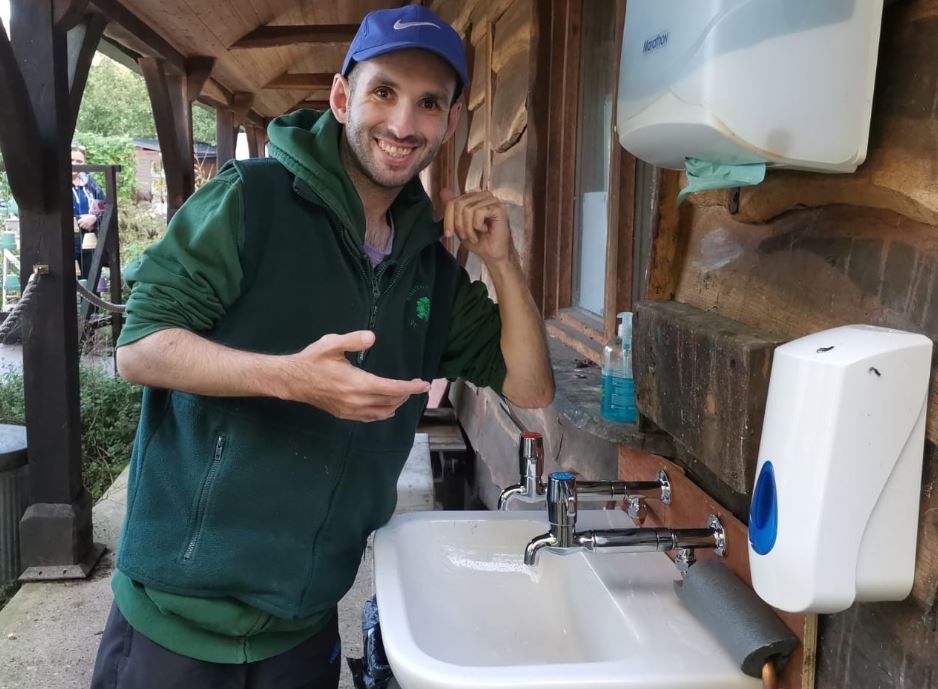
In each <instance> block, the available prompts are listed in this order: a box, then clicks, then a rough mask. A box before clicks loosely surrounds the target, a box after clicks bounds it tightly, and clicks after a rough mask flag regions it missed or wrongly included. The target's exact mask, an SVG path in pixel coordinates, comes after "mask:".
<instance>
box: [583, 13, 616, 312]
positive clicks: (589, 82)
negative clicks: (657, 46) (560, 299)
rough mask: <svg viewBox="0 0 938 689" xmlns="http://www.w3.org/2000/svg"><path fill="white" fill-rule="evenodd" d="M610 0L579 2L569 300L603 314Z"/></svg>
mask: <svg viewBox="0 0 938 689" xmlns="http://www.w3.org/2000/svg"><path fill="white" fill-rule="evenodd" d="M615 23H616V3H614V2H584V3H583V22H582V35H581V40H582V43H581V50H580V77H579V82H580V83H579V88H580V93H579V103H578V107H577V152H576V166H577V168H576V169H577V175H576V197H575V212H574V223H575V225H574V264H573V301H574V305H576V306H579V307H581V308H583V309H586V310H587V311H590V312H592V313H595V314H597V315H599V316H602V314H603V297H604V294H605V287H606V233H607V230H608V228H607V217H608V216H607V214H606V211H607V207H608V199H609V156H610V146H611V145H612V94H613V80H614V79H615V75H616V71H617V70H616V63H617V60H616V54H615V40H616V34H615V29H616V26H615Z"/></svg>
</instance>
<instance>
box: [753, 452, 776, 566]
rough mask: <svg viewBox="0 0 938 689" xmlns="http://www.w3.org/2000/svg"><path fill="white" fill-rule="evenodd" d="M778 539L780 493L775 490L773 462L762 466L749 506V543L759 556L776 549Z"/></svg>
mask: <svg viewBox="0 0 938 689" xmlns="http://www.w3.org/2000/svg"><path fill="white" fill-rule="evenodd" d="M777 537H778V493H777V492H776V490H775V468H774V467H773V466H772V462H766V463H765V464H763V465H762V470H761V471H760V472H759V478H758V480H756V490H755V491H754V492H753V494H752V504H751V505H750V506H749V542H750V543H751V544H752V549H753V550H755V551H756V552H757V553H759V555H765V554H767V553H768V552H770V551H771V550H772V548H774V547H775V539H776V538H777Z"/></svg>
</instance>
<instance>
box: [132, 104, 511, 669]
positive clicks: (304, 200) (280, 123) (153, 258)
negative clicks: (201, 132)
mask: <svg viewBox="0 0 938 689" xmlns="http://www.w3.org/2000/svg"><path fill="white" fill-rule="evenodd" d="M269 135H270V145H269V150H270V154H271V156H272V159H262V160H254V161H241V162H236V163H234V164H232V165H230V166H228V167H226V168H225V169H223V170H222V171H221V173H220V174H219V175H218V176H217V177H216V178H215V179H213V180H212V181H211V182H209V183H207V184H206V185H204V186H203V187H202V188H201V189H199V191H197V192H196V193H195V194H194V195H193V196H192V198H191V199H190V200H189V201H187V202H186V204H185V205H184V206H183V207H182V208H181V209H180V210H179V212H178V213H177V214H176V215H175V216H174V218H173V220H172V222H171V223H170V226H169V228H168V231H167V234H166V237H165V238H164V239H162V240H161V241H160V242H158V243H157V244H155V245H154V246H153V247H151V248H150V249H148V250H147V252H146V253H145V255H144V258H143V260H142V261H141V262H140V263H139V264H138V265H136V266H133V267H132V268H131V269H130V270H128V272H127V277H128V280H129V281H131V282H132V283H133V291H132V293H131V296H130V299H129V300H128V304H127V323H126V325H125V327H124V330H123V333H122V335H121V338H120V341H119V342H118V346H122V345H126V344H129V343H131V342H134V341H136V340H138V339H140V338H142V337H144V336H146V335H148V334H151V333H153V332H156V331H158V330H160V329H164V328H171V327H181V328H186V329H189V330H192V331H197V332H199V333H200V334H202V335H204V336H205V337H207V338H209V339H211V340H214V341H216V342H219V343H221V344H224V345H227V346H230V347H234V348H237V349H242V350H248V351H254V352H263V353H269V354H284V353H292V352H296V351H299V350H301V349H303V348H304V347H306V346H307V345H309V344H310V343H312V342H315V341H316V340H318V339H319V338H320V337H322V336H323V335H326V334H328V333H344V332H349V331H353V330H360V329H372V330H374V331H375V333H376V336H377V337H376V342H375V344H374V346H373V347H371V348H370V349H369V350H367V351H366V352H364V353H362V354H360V355H359V354H350V355H349V358H350V361H351V362H352V363H353V364H354V365H356V366H360V367H361V368H363V369H365V370H367V371H369V372H371V373H374V374H376V375H379V376H383V377H388V378H397V379H411V378H418V377H419V378H423V379H425V380H430V379H433V378H437V377H447V378H455V377H462V378H465V379H467V380H470V381H472V382H473V383H475V384H477V385H479V386H491V387H493V388H495V389H496V390H500V388H501V384H502V382H503V380H504V377H505V364H504V360H503V359H502V355H501V350H500V347H499V339H500V330H501V328H500V321H499V317H498V309H497V307H496V305H495V304H494V303H493V302H492V301H491V300H490V299H489V298H488V295H487V293H486V291H485V287H484V285H482V284H481V283H470V281H469V278H468V275H467V274H466V272H465V271H464V270H463V269H462V268H460V267H459V266H458V265H457V264H456V262H455V261H454V259H453V257H452V256H451V255H450V254H449V253H448V252H447V251H446V250H445V248H444V247H443V245H442V244H441V243H440V242H439V238H440V236H441V233H442V228H441V225H440V224H439V223H438V222H435V221H434V220H433V217H432V213H433V210H432V204H431V203H430V200H429V199H428V198H427V196H426V194H425V193H424V191H423V188H422V186H421V185H420V183H419V181H418V180H416V179H415V180H413V181H411V182H410V183H408V184H407V185H406V186H405V187H404V189H403V190H402V191H401V193H400V194H399V196H398V198H397V199H396V200H395V202H394V203H393V204H392V206H391V209H390V212H391V215H392V218H393V221H394V228H395V238H394V245H393V247H392V252H391V255H390V256H389V257H388V258H387V259H386V260H385V261H384V262H382V263H381V264H379V265H378V266H377V267H376V268H374V269H373V268H372V266H371V263H370V261H369V260H368V258H367V256H366V255H365V253H364V251H363V248H362V246H363V243H364V235H365V220H364V211H363V208H362V205H361V201H360V200H359V198H358V195H357V193H356V191H355V188H354V187H353V185H352V183H351V181H350V180H349V178H348V176H347V174H346V173H345V170H344V167H343V165H342V162H341V158H340V155H339V140H340V137H341V135H342V130H341V126H340V125H339V123H338V122H337V121H336V120H335V119H334V117H333V116H332V114H331V113H330V112H327V113H325V114H320V113H318V112H315V111H311V110H302V111H298V112H295V113H292V114H290V115H287V116H284V117H281V118H278V119H277V120H275V121H274V122H272V123H271V125H270V128H269ZM425 405H426V395H420V396H414V397H411V398H410V400H408V401H407V402H406V403H405V404H403V405H402V406H401V407H400V408H399V409H398V411H397V413H396V415H395V416H394V417H393V418H391V419H388V420H386V421H381V422H377V423H369V424H366V423H357V422H352V421H345V420H341V419H337V418H335V417H333V416H331V415H330V414H328V413H326V412H323V411H321V410H319V409H317V408H315V407H311V406H308V405H303V404H299V403H293V402H286V401H282V400H278V399H273V398H218V397H206V396H199V395H193V394H188V393H181V392H178V391H171V390H164V389H157V388H147V389H145V391H144V401H143V408H142V411H141V420H140V426H139V429H138V432H137V438H136V442H135V445H134V451H133V456H132V461H131V469H130V479H129V487H128V502H127V515H126V520H125V524H124V531H123V534H122V538H121V543H120V548H119V551H118V558H117V567H118V570H119V572H118V573H117V574H116V575H115V580H114V584H113V589H114V591H115V600H116V602H117V604H118V607H119V608H120V609H121V611H122V612H123V613H124V615H125V617H127V619H128V621H130V623H131V624H132V625H133V626H134V627H135V628H136V629H137V630H138V631H140V632H141V633H143V634H145V635H147V636H150V638H151V639H153V640H154V641H156V642H157V643H160V644H161V645H165V646H167V647H169V648H170V649H171V650H174V651H176V652H178V653H182V654H185V655H190V656H192V657H199V658H201V659H204V660H212V661H215V662H244V661H250V660H257V659H260V658H261V657H266V656H269V655H273V654H275V653H278V652H281V651H282V650H286V649H287V648H289V646H291V645H295V643H299V642H300V641H302V639H303V638H304V637H303V635H304V634H305V636H309V635H310V634H311V633H312V632H311V631H310V630H313V631H315V630H316V629H318V628H319V627H320V626H321V624H322V623H323V621H324V620H325V619H327V618H328V615H329V614H331V613H332V611H334V609H335V605H336V602H337V601H338V600H339V599H340V598H341V597H342V596H343V595H344V593H345V592H346V591H347V590H348V588H349V587H350V586H351V584H352V582H353V580H354V578H355V573H356V571H357V569H358V564H359V562H360V560H361V557H362V553H363V550H364V546H365V542H366V539H367V537H368V534H369V533H370V532H371V531H373V530H374V529H376V528H377V527H379V526H381V525H382V524H384V523H385V522H386V521H387V520H388V519H389V518H390V516H391V514H392V513H393V511H394V506H395V503H396V499H397V493H396V485H397V477H398V475H399V473H400V470H401V468H402V466H403V464H404V461H405V460H406V458H407V456H408V453H409V450H410V448H411V445H412V443H413V436H414V430H415V428H416V426H417V422H418V421H419V419H420V416H421V414H422V412H423V409H424V407H425ZM180 626H188V627H189V628H190V630H191V629H192V628H193V627H195V628H197V629H198V630H199V631H207V632H208V633H209V634H210V636H211V642H210V643H209V642H208V641H206V640H205V638H204V635H203V638H201V639H196V638H195V637H194V636H193V635H192V634H188V635H187V634H182V633H181V631H180ZM226 635H227V636H230V637H231V639H232V644H227V642H226V641H225V640H224V639H221V640H219V636H221V637H225V636H226ZM265 635H266V636H265ZM271 639H274V641H272V642H271ZM193 645H195V646H198V647H199V648H195V649H194V648H192V647H191V646H193ZM216 646H217V647H216ZM232 649H234V650H233V651H232Z"/></svg>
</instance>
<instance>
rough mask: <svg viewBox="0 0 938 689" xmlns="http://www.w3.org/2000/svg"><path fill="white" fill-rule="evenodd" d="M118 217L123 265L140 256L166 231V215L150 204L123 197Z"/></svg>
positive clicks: (118, 205)
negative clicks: (131, 201)
mask: <svg viewBox="0 0 938 689" xmlns="http://www.w3.org/2000/svg"><path fill="white" fill-rule="evenodd" d="M117 217H118V223H119V232H120V247H121V265H122V266H127V265H129V264H130V263H131V262H133V261H136V260H137V259H138V258H140V255H141V254H142V253H143V250H144V249H146V248H147V247H148V246H150V244H152V243H153V242H155V241H156V240H157V239H159V238H160V237H162V236H163V234H164V233H165V232H166V216H164V215H161V214H159V213H157V212H156V211H154V210H153V209H152V208H151V207H150V205H149V204H143V203H141V204H134V203H130V202H129V201H125V200H123V199H121V200H119V201H118V203H117Z"/></svg>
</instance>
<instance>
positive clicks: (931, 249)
mask: <svg viewBox="0 0 938 689" xmlns="http://www.w3.org/2000/svg"><path fill="white" fill-rule="evenodd" d="M936 115H938V0H906V1H904V2H895V3H891V4H888V5H887V7H886V10H885V14H884V21H883V26H882V38H881V45H880V54H879V66H878V70H877V82H876V92H875V96H874V104H873V118H872V127H871V134H870V141H869V153H868V157H867V161H866V163H865V164H864V165H863V166H862V167H861V168H860V169H859V170H858V171H857V172H856V173H855V174H851V175H823V174H811V173H799V172H783V171H769V173H768V175H767V177H766V181H765V182H764V183H763V184H761V185H760V186H758V187H754V188H751V189H743V190H742V191H741V194H740V199H739V211H738V213H736V214H731V213H730V212H729V210H728V208H727V206H728V204H727V197H726V194H725V193H724V192H710V193H707V194H700V195H697V196H695V197H692V198H691V199H690V200H689V202H687V203H685V204H684V205H683V206H681V207H680V209H678V210H675V209H674V195H675V191H676V189H677V188H678V187H679V186H680V180H679V179H678V175H677V174H676V173H665V174H664V175H663V177H662V184H661V189H662V195H661V197H660V206H661V217H660V225H659V234H658V237H657V238H656V243H655V247H656V249H655V255H654V257H653V259H652V268H651V275H650V285H649V295H650V296H652V297H653V298H662V299H674V300H676V301H678V302H682V303H683V304H687V305H691V306H694V307H696V308H697V309H700V310H702V311H706V312H712V313H715V314H719V315H720V316H723V317H726V318H729V319H732V320H734V321H738V322H739V323H740V324H743V325H744V326H746V327H751V328H756V329H759V330H762V331H766V332H769V333H774V334H777V335H778V336H779V337H780V338H782V339H791V338H796V337H799V336H802V335H805V334H807V333H811V332H815V331H818V330H822V329H826V328H831V327H835V326H839V325H844V324H848V323H870V324H875V325H883V326H890V327H895V328H900V329H903V330H909V331H914V332H920V333H924V334H926V335H928V336H930V337H932V338H938V288H936V282H938V185H936V176H935V174H936V172H935V171H936V169H938V120H936ZM936 360H938V357H936ZM936 379H938V367H936V368H933V371H932V385H931V390H930V397H929V410H928V421H927V446H926V453H925V469H924V476H923V490H922V507H921V519H920V524H919V541H918V561H917V569H916V579H915V585H914V588H913V592H912V595H911V597H910V598H909V599H908V600H907V601H905V602H903V603H889V604H885V603H884V604H875V605H872V604H866V605H854V606H853V607H852V608H851V609H850V610H848V611H847V612H844V613H841V614H837V615H824V616H821V619H820V636H819V644H818V667H817V684H816V686H817V687H819V689H840V688H841V687H851V688H855V689H863V688H866V687H870V688H873V687H877V688H879V687H895V688H897V689H912V688H913V687H914V688H915V689H922V688H925V687H938V631H936V630H938V622H936V619H938V617H936V615H938V607H936V606H938V491H936V490H935V488H936V487H938V482H936V474H938V466H936V459H938V458H936V450H935V444H936V443H938V384H936ZM640 406H641V405H640ZM736 430H737V431H740V432H742V429H736ZM694 459H697V460H700V459H702V458H701V457H697V458H694ZM755 459H756V458H755V457H754V456H750V457H749V458H748V461H749V462H750V463H752V464H754V462H755ZM708 468H709V469H710V471H712V472H713V475H714V477H715V479H716V480H717V481H719V482H722V484H723V485H724V486H725V487H727V488H731V487H732V486H736V485H738V480H737V479H738V477H737V476H735V475H734V474H730V473H725V472H726V471H727V467H726V466H721V465H720V463H719V462H714V463H712V465H711V466H709V467H708ZM749 490H750V491H751V485H750V489H749Z"/></svg>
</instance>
